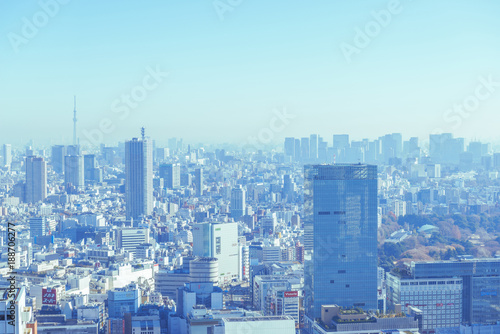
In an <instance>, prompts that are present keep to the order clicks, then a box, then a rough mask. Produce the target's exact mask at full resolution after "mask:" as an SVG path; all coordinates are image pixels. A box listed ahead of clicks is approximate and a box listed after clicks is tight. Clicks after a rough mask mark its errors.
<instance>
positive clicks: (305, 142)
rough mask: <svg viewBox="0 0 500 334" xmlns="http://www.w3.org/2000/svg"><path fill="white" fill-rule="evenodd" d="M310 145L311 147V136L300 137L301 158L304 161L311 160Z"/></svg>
mask: <svg viewBox="0 0 500 334" xmlns="http://www.w3.org/2000/svg"><path fill="white" fill-rule="evenodd" d="M310 149H311V148H310V147H309V138H307V137H305V138H301V139H300V150H301V152H300V155H301V159H302V162H308V161H309V151H310Z"/></svg>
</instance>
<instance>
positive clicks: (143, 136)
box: [141, 127, 146, 140]
mask: <svg viewBox="0 0 500 334" xmlns="http://www.w3.org/2000/svg"><path fill="white" fill-rule="evenodd" d="M145 133H146V131H145V130H144V127H142V128H141V137H142V140H144V139H145V138H146V137H145Z"/></svg>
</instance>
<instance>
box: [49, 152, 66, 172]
mask: <svg viewBox="0 0 500 334" xmlns="http://www.w3.org/2000/svg"><path fill="white" fill-rule="evenodd" d="M65 156H66V146H64V145H55V146H52V158H51V161H50V163H51V165H52V168H53V169H54V172H56V173H59V174H63V173H64V157H65Z"/></svg>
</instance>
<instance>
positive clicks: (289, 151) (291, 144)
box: [285, 137, 295, 161]
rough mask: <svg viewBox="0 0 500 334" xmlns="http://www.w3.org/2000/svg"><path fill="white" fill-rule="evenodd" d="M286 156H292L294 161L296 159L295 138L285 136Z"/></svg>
mask: <svg viewBox="0 0 500 334" xmlns="http://www.w3.org/2000/svg"><path fill="white" fill-rule="evenodd" d="M285 157H290V158H291V160H292V161H294V160H295V138H293V137H287V138H285Z"/></svg>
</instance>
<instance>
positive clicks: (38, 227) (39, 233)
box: [29, 217, 49, 238]
mask: <svg viewBox="0 0 500 334" xmlns="http://www.w3.org/2000/svg"><path fill="white" fill-rule="evenodd" d="M29 225H30V235H31V237H32V238H35V237H43V236H45V235H47V234H48V233H49V227H48V221H47V217H31V218H30V219H29Z"/></svg>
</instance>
